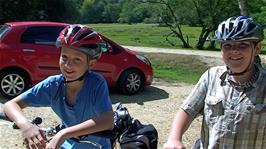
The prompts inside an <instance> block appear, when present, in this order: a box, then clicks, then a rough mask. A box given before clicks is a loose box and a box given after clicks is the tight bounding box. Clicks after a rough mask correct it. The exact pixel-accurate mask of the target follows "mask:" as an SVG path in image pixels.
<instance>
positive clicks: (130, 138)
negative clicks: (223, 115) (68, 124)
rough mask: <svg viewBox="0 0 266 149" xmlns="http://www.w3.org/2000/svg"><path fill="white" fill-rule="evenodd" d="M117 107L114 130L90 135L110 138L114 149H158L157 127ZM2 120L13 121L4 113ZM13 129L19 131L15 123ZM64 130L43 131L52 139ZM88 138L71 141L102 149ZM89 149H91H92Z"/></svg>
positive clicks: (47, 129)
mask: <svg viewBox="0 0 266 149" xmlns="http://www.w3.org/2000/svg"><path fill="white" fill-rule="evenodd" d="M115 107H116V108H115V111H114V128H113V129H112V130H104V131H100V132H96V133H93V134H90V135H94V136H99V137H105V138H109V139H110V141H111V147H112V149H129V148H134V149H135V148H136V149H157V143H158V133H157V130H156V129H155V127H154V126H153V125H152V124H148V125H144V124H141V123H140V121H139V120H138V119H133V118H132V117H131V116H130V114H129V112H128V110H127V108H126V107H124V106H123V105H122V104H121V103H117V104H116V105H115ZM0 119H3V120H7V121H11V120H10V119H8V117H7V116H6V115H5V114H4V113H3V112H0ZM32 123H33V124H35V125H37V126H38V125H40V124H41V123H42V118H40V117H35V118H34V119H33V120H32ZM13 128H14V129H18V127H17V126H16V125H15V124H14V123H13ZM62 129H64V126H62V125H56V126H54V127H47V128H42V130H43V131H44V132H45V133H44V134H45V137H46V138H50V139H51V138H52V137H53V136H54V135H55V134H56V133H57V132H59V131H60V130H62ZM87 136H88V135H84V136H80V137H78V138H71V139H72V140H73V141H77V142H79V143H87V144H90V145H93V146H95V148H97V149H99V148H101V145H100V144H97V143H95V142H92V141H87V140H83V138H85V137H87ZM48 141H49V139H48ZM89 148H90V149H91V147H89Z"/></svg>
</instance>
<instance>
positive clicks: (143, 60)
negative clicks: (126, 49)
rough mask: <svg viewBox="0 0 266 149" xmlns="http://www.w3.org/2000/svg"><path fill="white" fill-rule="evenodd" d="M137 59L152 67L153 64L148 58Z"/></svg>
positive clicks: (140, 57)
mask: <svg viewBox="0 0 266 149" xmlns="http://www.w3.org/2000/svg"><path fill="white" fill-rule="evenodd" d="M136 57H137V58H138V59H139V60H141V61H142V62H144V63H145V64H147V65H149V66H151V62H150V61H149V59H148V58H146V57H145V56H142V55H136Z"/></svg>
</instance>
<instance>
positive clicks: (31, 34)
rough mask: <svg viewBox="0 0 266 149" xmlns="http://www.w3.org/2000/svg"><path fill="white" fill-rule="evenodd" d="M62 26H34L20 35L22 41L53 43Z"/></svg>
mask: <svg viewBox="0 0 266 149" xmlns="http://www.w3.org/2000/svg"><path fill="white" fill-rule="evenodd" d="M62 29H64V26H34V27H30V28H28V29H27V30H26V31H25V32H24V33H23V34H22V36H21V42H22V43H34V44H48V45H55V41H56V39H57V37H58V36H59V33H60V31H61V30H62Z"/></svg>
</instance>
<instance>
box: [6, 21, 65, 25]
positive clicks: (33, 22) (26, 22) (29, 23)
mask: <svg viewBox="0 0 266 149" xmlns="http://www.w3.org/2000/svg"><path fill="white" fill-rule="evenodd" d="M5 25H9V26H28V25H33V26H34V25H38V26H47V25H50V26H67V25H70V24H67V23H63V22H48V21H23V22H6V23H5Z"/></svg>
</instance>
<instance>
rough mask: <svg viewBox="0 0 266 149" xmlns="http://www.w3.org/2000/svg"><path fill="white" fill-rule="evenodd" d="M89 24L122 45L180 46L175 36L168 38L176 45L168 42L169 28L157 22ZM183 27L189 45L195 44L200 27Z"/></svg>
mask: <svg viewBox="0 0 266 149" xmlns="http://www.w3.org/2000/svg"><path fill="white" fill-rule="evenodd" d="M89 26H91V27H93V28H94V29H95V30H97V31H98V32H100V33H102V34H104V35H106V36H107V37H109V38H111V39H113V40H114V41H116V42H118V43H120V44H122V45H128V46H146V47H160V48H180V46H181V43H180V41H179V40H177V39H176V38H175V37H170V38H169V39H170V40H171V41H172V42H173V43H175V44H176V46H172V45H171V44H169V43H168V42H167V41H166V36H167V35H168V34H169V33H170V30H169V29H168V28H167V27H159V26H158V25H157V24H133V25H128V24H90V25H89ZM183 29H184V32H187V33H188V35H187V36H188V37H189V38H190V42H191V45H193V44H195V43H196V40H197V39H196V37H198V35H199V33H200V28H197V27H187V26H184V27H183ZM188 31H189V32H188Z"/></svg>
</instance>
